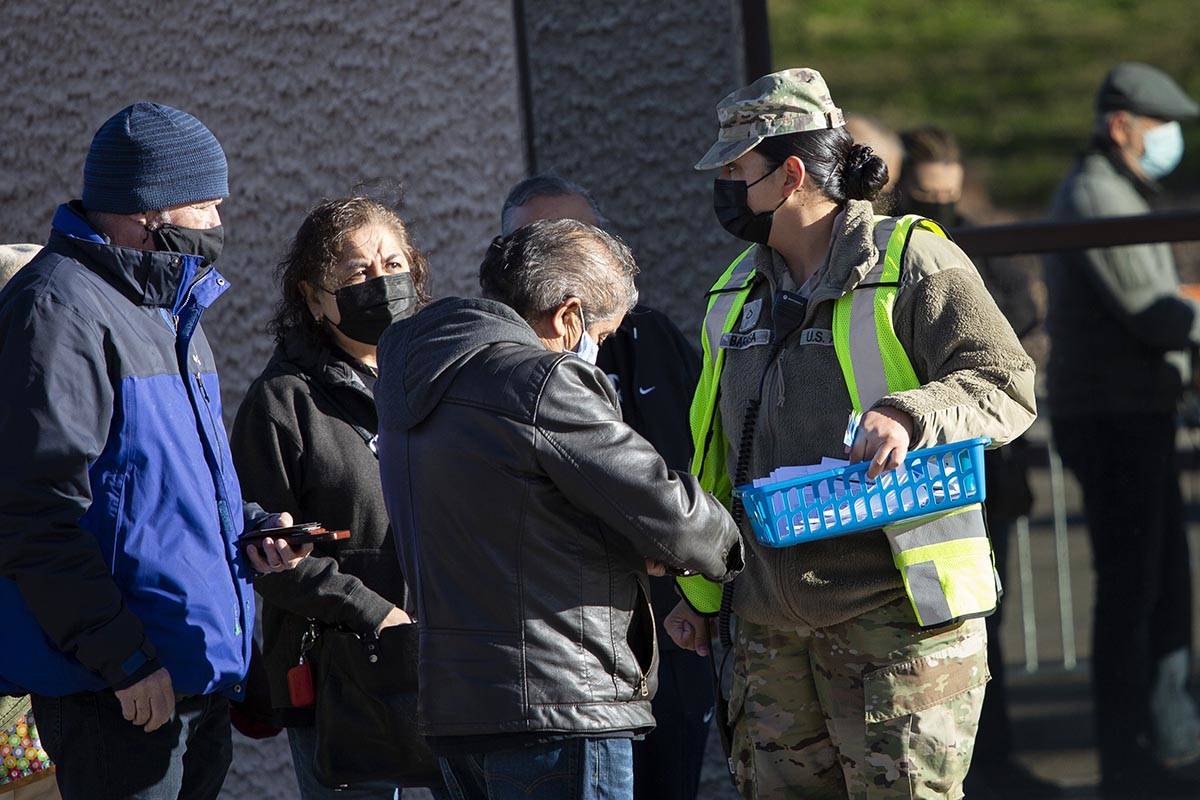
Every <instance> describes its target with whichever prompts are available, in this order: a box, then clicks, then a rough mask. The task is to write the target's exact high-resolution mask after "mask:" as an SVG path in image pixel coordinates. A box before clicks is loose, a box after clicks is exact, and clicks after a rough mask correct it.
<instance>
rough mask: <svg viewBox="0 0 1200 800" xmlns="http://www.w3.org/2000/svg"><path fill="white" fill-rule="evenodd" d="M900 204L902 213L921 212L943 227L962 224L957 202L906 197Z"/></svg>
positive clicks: (954, 226) (923, 215) (953, 226)
mask: <svg viewBox="0 0 1200 800" xmlns="http://www.w3.org/2000/svg"><path fill="white" fill-rule="evenodd" d="M900 206H901V211H902V213H905V214H920V215H921V216H922V217H925V218H927V219H931V220H933V221H934V222H936V223H937V224H938V225H941V226H942V227H943V228H956V227H958V225H959V224H960V220H959V218H958V204H957V203H927V202H923V201H921V200H913V199H912V198H911V197H906V198H904V199H903V201H902V202H901V204H900Z"/></svg>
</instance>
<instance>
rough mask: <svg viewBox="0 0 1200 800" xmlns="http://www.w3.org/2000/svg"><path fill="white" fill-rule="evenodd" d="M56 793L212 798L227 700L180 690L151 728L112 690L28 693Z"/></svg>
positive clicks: (225, 754)
mask: <svg viewBox="0 0 1200 800" xmlns="http://www.w3.org/2000/svg"><path fill="white" fill-rule="evenodd" d="M33 716H34V718H35V719H36V720H37V723H38V731H39V732H40V733H41V736H42V746H43V747H44V748H46V752H47V753H49V754H50V758H51V760H53V761H54V764H55V766H56V768H57V773H56V774H57V778H58V788H59V791H60V792H61V793H62V796H63V800H176V798H178V800H216V799H217V796H218V795H219V794H220V793H221V784H222V783H224V782H225V773H226V772H228V770H229V763H230V760H231V758H232V754H233V744H232V741H231V735H230V727H229V701H228V700H226V699H225V698H224V697H218V696H216V695H205V696H202V697H186V698H183V699H182V700H179V701H178V702H177V703H176V704H175V716H174V718H173V719H171V721H170V722H168V723H167V724H166V725H163V726H162V727H161V728H159V729H158V730H156V731H154V732H153V733H146V731H145V730H143V729H142V728H139V727H138V726H136V725H134V724H133V723H132V722H129V721H128V720H126V719H125V717H124V716H122V714H121V704H120V702H119V701H118V700H117V696H116V695H115V694H113V693H112V692H95V693H87V694H73V695H68V696H66V697H42V696H40V695H34V696H33Z"/></svg>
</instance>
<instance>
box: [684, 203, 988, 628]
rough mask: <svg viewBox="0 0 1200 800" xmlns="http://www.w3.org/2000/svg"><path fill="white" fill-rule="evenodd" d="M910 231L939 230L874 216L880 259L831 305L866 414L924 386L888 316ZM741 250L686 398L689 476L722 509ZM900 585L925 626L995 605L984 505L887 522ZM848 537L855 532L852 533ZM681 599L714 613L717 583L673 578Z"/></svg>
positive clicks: (748, 264) (709, 318) (749, 282)
mask: <svg viewBox="0 0 1200 800" xmlns="http://www.w3.org/2000/svg"><path fill="white" fill-rule="evenodd" d="M916 229H925V230H929V231H931V232H933V233H935V234H937V235H939V236H943V237H944V236H945V235H946V234H945V232H944V231H943V230H942V229H941V228H940V227H938V226H937V225H936V224H935V223H933V222H931V221H930V220H927V219H924V218H923V217H919V216H916V215H908V216H904V217H877V218H876V220H875V238H876V241H877V242H886V245H883V246H881V249H882V251H883V258H881V259H880V261H879V263H877V264H876V265H875V267H874V268H873V269H872V270H871V271H870V272H869V273H867V275H866V277H864V279H863V280H862V281H861V282H860V287H861V288H857V289H855V290H854V291H851V292H848V293H847V294H845V295H844V296H842V297H841V298H839V299H838V300H837V301H836V302H835V304H834V310H833V343H834V350H835V351H836V353H837V358H838V363H839V365H840V366H841V369H842V376H843V377H844V378H845V381H846V388H847V390H848V392H849V395H850V400H851V402H852V404H853V406H854V410H855V411H856V412H858V413H862V412H864V411H866V410H869V409H870V408H871V407H872V406H874V404H875V403H877V402H878V401H879V400H880V399H881V398H882V397H884V396H886V395H889V394H893V393H895V392H903V391H907V390H910V389H917V388H920V386H921V382H920V380H919V379H918V378H917V373H916V370H914V369H913V366H912V362H911V361H910V360H909V358H908V354H907V353H906V352H905V350H904V347H903V345H901V343H900V339H899V338H898V337H897V336H896V329H895V324H894V321H893V319H892V312H893V309H894V307H895V303H896V294H897V292H898V291H899V284H900V273H901V270H900V265H901V261H902V259H903V256H904V250H905V248H906V247H907V245H908V240H909V237H910V236H911V235H912V232H913V231H914V230H916ZM753 250H754V248H753V247H750V248H747V249H746V250H745V251H743V252H742V253H741V255H739V256H738V257H737V258H736V259H734V261H733V263H731V264H730V265H729V267H728V269H726V270H725V272H724V274H722V275H721V277H720V278H719V279H718V280H717V282H716V284H715V285H714V286H713V288H712V289H711V290H710V291H709V301H708V309H707V313H706V314H705V317H704V335H703V337H702V342H701V346H702V349H703V351H704V358H703V364H702V367H701V372H700V381H699V383H698V385H697V387H696V394H695V396H694V397H693V398H692V406H691V411H690V422H691V428H692V440H693V444H694V447H695V452H694V455H693V457H692V472H693V473H694V474H695V475H696V476H697V477H698V478H699V480H700V485H701V486H702V487H704V489H705V490H707V491H709V492H711V493H712V494H713V495H715V496H716V497H717V499H719V500H720V501H721V502H722V503H724V504H725V505H726V506H727V507H730V506H731V504H732V502H733V485H732V481H731V479H730V474H729V469H728V466H727V464H726V463H725V462H726V452H727V451H728V442H727V441H726V437H725V434H724V432H723V430H722V426H721V414H720V410H719V409H718V407H717V405H718V395H719V392H718V389H719V386H720V382H721V372H722V370H723V369H724V366H725V351H724V350H723V349H722V348H721V341H722V338H723V337H725V336H726V335H727V334H729V333H731V332H732V331H733V330H734V327H735V326H736V325H737V323H738V320H739V319H740V317H741V313H742V306H743V305H744V304H745V302H746V299H747V297H748V296H749V295H750V291H751V289H752V288H753V283H754V263H753V258H752V257H751V253H752V252H753ZM884 533H885V534H886V535H887V537H888V541H889V543H890V544H891V547H892V556H893V561H894V563H895V565H896V568H897V569H898V570H899V571H900V577H901V580H902V582H903V584H904V590H905V592H906V594H907V595H908V598H909V600H910V602H911V603H912V607H913V611H914V613H915V614H916V617H917V621H918V622H919V623H920V624H921V625H925V626H934V625H942V624H945V623H947V622H950V621H952V620H954V619H959V618H964V617H972V616H982V615H986V614H989V613H991V612H992V611H993V610H995V608H996V603H997V600H998V597H999V579H998V576H997V574H996V570H995V564H994V561H993V557H992V548H991V542H990V541H989V540H988V537H987V530H986V526H985V524H984V520H983V509H982V506H980V505H973V506H968V507H965V508H960V509H955V510H953V511H949V512H943V513H940V514H937V515H931V516H926V517H921V518H919V519H916V520H912V521H906V522H900V523H896V524H894V525H889V526H887V527H885V528H884ZM851 535H853V534H851ZM678 583H679V588H680V590H681V591H682V592H683V595H684V597H686V598H687V600H688V602H689V603H690V604H691V605H692V606H693V607H694V608H695V609H696V610H697V611H700V612H703V613H709V614H715V613H716V612H717V611H718V610H719V609H720V605H721V586H720V585H719V584H716V583H713V582H712V581H709V580H707V579H706V578H704V577H703V576H700V575H696V576H689V577H684V578H679V579H678Z"/></svg>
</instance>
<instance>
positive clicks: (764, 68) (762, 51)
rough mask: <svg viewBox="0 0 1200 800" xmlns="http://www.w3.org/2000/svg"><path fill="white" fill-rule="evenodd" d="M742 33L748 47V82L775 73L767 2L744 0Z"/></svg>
mask: <svg viewBox="0 0 1200 800" xmlns="http://www.w3.org/2000/svg"><path fill="white" fill-rule="evenodd" d="M742 31H743V36H744V38H745V47H746V82H747V83H750V82H752V81H756V80H758V79H759V78H761V77H762V76H763V75H768V74H770V73H771V72H773V71H774V67H773V66H772V63H771V32H770V29H769V27H768V25H767V0H742Z"/></svg>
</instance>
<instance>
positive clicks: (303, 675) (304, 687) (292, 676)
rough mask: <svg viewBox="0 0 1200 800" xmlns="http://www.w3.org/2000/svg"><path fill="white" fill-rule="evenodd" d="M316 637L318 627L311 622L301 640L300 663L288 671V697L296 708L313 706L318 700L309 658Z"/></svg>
mask: <svg viewBox="0 0 1200 800" xmlns="http://www.w3.org/2000/svg"><path fill="white" fill-rule="evenodd" d="M316 639H317V632H316V628H315V627H314V626H313V625H312V624H311V623H310V624H309V626H308V630H306V631H305V632H304V636H303V637H302V638H301V640H300V663H299V664H297V665H296V666H294V667H292V668H291V669H289V670H288V673H287V684H288V699H289V700H291V702H292V705H293V706H294V707H296V708H312V707H313V706H314V705H315V704H316V701H317V695H316V692H315V691H314V690H313V673H312V662H311V661H309V660H308V658H307V656H308V651H309V650H311V649H312V646H313V644H314V643H315V642H316Z"/></svg>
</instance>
